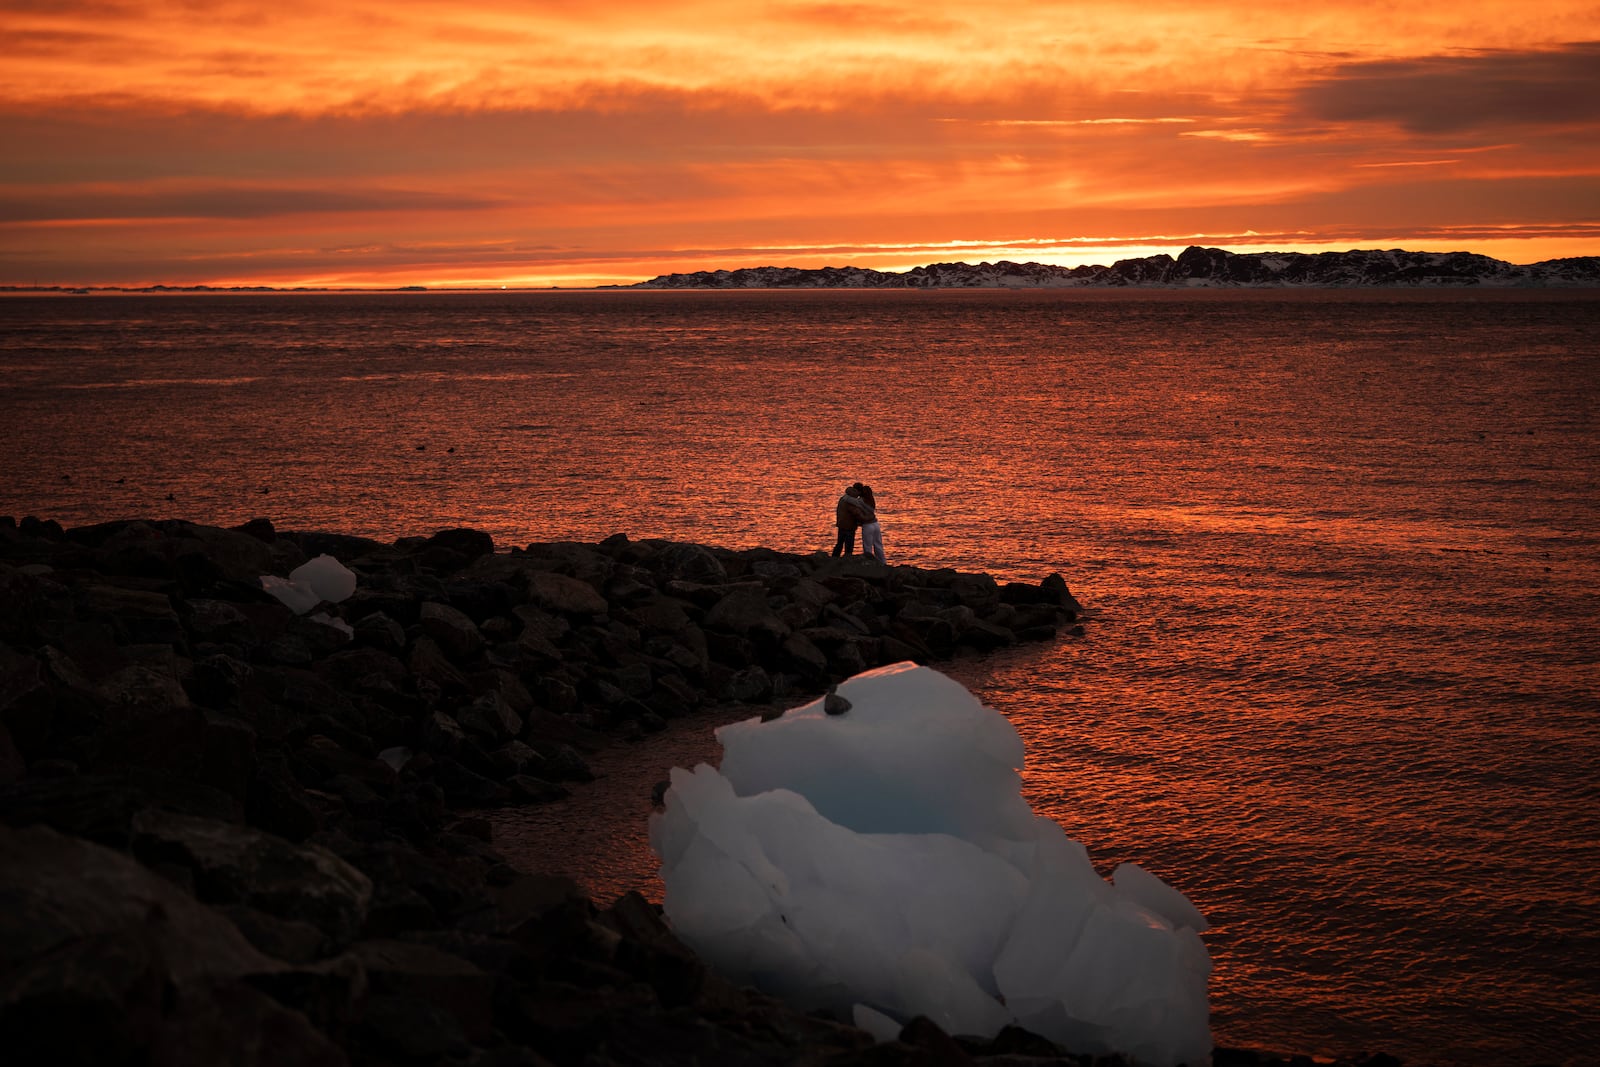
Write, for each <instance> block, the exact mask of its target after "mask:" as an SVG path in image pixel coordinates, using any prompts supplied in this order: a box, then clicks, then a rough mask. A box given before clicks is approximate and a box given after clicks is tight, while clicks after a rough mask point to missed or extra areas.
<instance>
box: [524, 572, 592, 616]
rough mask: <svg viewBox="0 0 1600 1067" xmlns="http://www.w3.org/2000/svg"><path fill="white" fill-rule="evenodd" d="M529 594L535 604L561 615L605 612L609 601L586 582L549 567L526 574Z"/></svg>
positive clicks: (589, 614)
mask: <svg viewBox="0 0 1600 1067" xmlns="http://www.w3.org/2000/svg"><path fill="white" fill-rule="evenodd" d="M527 582H528V596H529V597H530V598H531V599H532V601H533V603H534V605H535V606H537V607H540V608H543V609H544V610H546V611H549V612H553V613H556V614H561V615H578V616H593V615H604V614H605V613H606V612H607V611H608V610H609V609H610V605H608V604H607V603H606V599H605V597H603V596H601V595H600V593H599V592H598V591H597V590H596V589H595V587H594V586H592V585H590V584H589V583H587V582H582V581H579V580H578V579H576V578H569V577H567V576H566V575H564V574H556V573H554V572H552V571H532V572H529V573H528V575H527Z"/></svg>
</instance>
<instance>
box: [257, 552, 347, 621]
mask: <svg viewBox="0 0 1600 1067" xmlns="http://www.w3.org/2000/svg"><path fill="white" fill-rule="evenodd" d="M261 588H263V589H265V590H266V591H267V592H269V593H271V594H272V595H273V596H275V597H277V598H278V600H279V601H281V602H282V603H283V604H284V605H285V606H287V607H288V608H289V610H290V611H293V612H294V613H295V614H296V615H304V614H305V613H306V612H308V611H310V610H311V609H312V608H314V607H316V606H317V605H318V604H321V603H329V604H337V603H339V602H340V601H342V600H346V599H348V598H349V597H350V594H352V593H354V592H355V591H356V576H355V573H354V572H353V571H351V570H350V569H349V568H347V567H346V566H345V565H344V564H342V563H340V562H339V561H338V560H336V559H334V558H333V557H332V556H330V555H328V554H327V553H323V554H322V555H320V556H318V557H317V558H315V559H311V560H307V561H306V562H304V563H302V564H300V566H298V567H296V568H295V569H294V570H292V571H290V572H289V577H287V578H280V577H278V576H277V575H272V574H263V575H262V576H261Z"/></svg>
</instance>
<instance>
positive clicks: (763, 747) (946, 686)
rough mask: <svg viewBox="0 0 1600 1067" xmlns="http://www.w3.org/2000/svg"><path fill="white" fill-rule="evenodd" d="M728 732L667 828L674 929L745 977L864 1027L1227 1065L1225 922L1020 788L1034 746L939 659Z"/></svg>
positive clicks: (657, 844)
mask: <svg viewBox="0 0 1600 1067" xmlns="http://www.w3.org/2000/svg"><path fill="white" fill-rule="evenodd" d="M838 692H839V695H841V696H843V697H845V698H846V699H847V700H848V701H849V702H850V705H851V707H850V710H849V711H848V712H847V713H845V714H843V715H829V714H827V712H826V710H825V709H824V706H823V701H822V700H820V699H819V700H817V701H814V702H812V703H810V704H807V705H805V706H804V707H801V708H796V709H793V710H791V711H789V712H787V713H785V714H784V715H783V716H781V717H779V718H776V719H772V720H770V721H766V722H763V721H761V720H760V719H750V720H747V721H745V722H740V723H735V724H732V725H729V726H725V727H723V728H722V729H720V730H718V731H717V739H718V740H719V741H720V742H721V743H722V746H723V753H724V754H723V759H722V766H721V768H720V769H718V768H714V767H711V766H709V765H706V764H701V765H700V766H698V767H696V768H695V769H694V770H693V771H687V770H684V769H682V768H675V769H673V771H672V772H671V788H670V789H669V790H668V791H667V793H666V798H665V800H666V808H665V811H664V812H662V813H660V814H657V815H654V816H652V817H651V824H650V840H651V845H652V847H653V848H654V849H655V851H656V853H657V855H658V856H659V857H660V858H661V876H662V880H663V882H664V883H665V886H666V897H665V901H664V906H665V912H666V916H667V919H668V921H669V922H670V923H671V924H672V927H673V929H674V930H675V931H676V932H677V934H678V936H679V937H680V938H682V939H683V941H684V942H685V943H687V944H688V945H689V946H690V947H692V948H693V949H694V950H695V951H696V952H697V953H699V954H700V956H701V957H702V958H703V959H705V960H706V961H707V962H708V963H709V964H710V965H712V966H713V967H715V968H717V969H718V970H719V971H721V972H722V973H724V974H725V975H727V976H728V977H729V978H731V979H733V980H735V981H739V982H747V983H750V984H753V985H756V986H758V987H760V988H761V989H764V990H766V991H767V992H769V993H772V994H774V995H777V996H781V997H784V998H785V999H787V1000H789V1001H791V1002H792V1003H794V1004H796V1005H797V1006H800V1007H802V1008H805V1009H807V1010H810V1009H818V1008H820V1009H826V1010H829V1011H831V1012H834V1013H835V1014H837V1015H838V1016H839V1017H841V1018H847V1019H848V1018H854V1019H857V1020H858V1021H861V1020H864V1021H865V1022H866V1023H870V1024H871V1025H869V1026H867V1029H869V1030H870V1031H871V1032H873V1033H874V1034H876V1035H878V1036H879V1037H880V1038H883V1037H884V1036H885V1035H888V1036H893V1031H895V1030H896V1027H897V1026H898V1025H899V1024H903V1023H905V1022H907V1021H909V1020H910V1019H911V1018H913V1017H914V1016H916V1015H925V1016H927V1017H928V1018H930V1019H932V1020H933V1021H934V1022H936V1023H938V1024H939V1025H940V1026H941V1027H942V1028H943V1029H944V1030H945V1031H946V1032H949V1033H955V1034H972V1035H978V1036H984V1037H990V1036H993V1035H994V1034H995V1033H997V1032H998V1031H999V1030H1000V1029H1001V1028H1002V1027H1004V1026H1006V1025H1007V1024H1009V1023H1013V1022H1015V1023H1018V1024H1020V1025H1022V1026H1025V1027H1027V1028H1028V1029H1030V1030H1033V1031H1035V1032H1036V1033H1039V1034H1042V1035H1044V1036H1045V1037H1048V1038H1051V1039H1052V1040H1054V1041H1056V1042H1058V1043H1060V1044H1062V1045H1064V1046H1066V1047H1067V1048H1069V1049H1071V1050H1072V1051H1075V1052H1094V1053H1101V1052H1122V1053H1126V1054H1128V1055H1130V1056H1133V1057H1135V1058H1137V1059H1138V1060H1139V1061H1141V1062H1144V1063H1148V1064H1152V1065H1157V1067H1169V1065H1175V1064H1178V1063H1189V1064H1200V1063H1204V1062H1206V1061H1207V1060H1208V1059H1209V1056H1210V1052H1211V1036H1210V1030H1209V1022H1208V1010H1207V1004H1206V980H1207V976H1208V974H1209V972H1210V967H1211V964H1210V959H1209V957H1208V956H1207V954H1206V950H1205V946H1204V945H1203V943H1202V942H1201V941H1200V938H1199V936H1198V931H1200V930H1203V929H1205V920H1204V918H1203V917H1202V916H1201V915H1200V913H1199V911H1198V910H1197V909H1195V907H1194V905H1193V904H1191V903H1190V902H1189V901H1188V900H1187V899H1186V898H1184V896H1183V895H1182V894H1181V893H1179V892H1178V891H1177V890H1176V889H1173V888H1172V887H1171V886H1168V885H1167V884H1166V883H1165V882H1162V881H1161V880H1160V879H1159V878H1157V877H1156V876H1155V875H1153V874H1150V873H1149V872H1148V871H1145V870H1144V869H1142V868H1140V867H1137V866H1136V865H1133V864H1124V865H1123V866H1122V867H1120V868H1118V870H1117V872H1116V874H1115V876H1114V878H1115V881H1114V882H1108V881H1106V880H1105V879H1104V878H1102V877H1101V876H1100V875H1099V874H1098V873H1097V872H1096V871H1095V870H1094V867H1093V865H1092V864H1091V863H1090V860H1089V857H1088V854H1087V853H1086V851H1085V850H1084V849H1083V847H1082V846H1081V845H1079V844H1078V843H1077V842H1074V841H1072V840H1070V839H1069V838H1068V837H1067V836H1066V834H1065V832H1064V831H1063V830H1062V829H1061V827H1060V826H1059V825H1057V824H1056V823H1055V822H1053V821H1051V820H1050V819H1047V818H1044V817H1041V816H1036V815H1034V814H1033V812H1032V811H1031V810H1030V808H1029V807H1028V804H1027V802H1026V801H1025V800H1024V799H1023V798H1022V795H1021V779H1020V777H1019V774H1018V772H1019V770H1020V768H1021V766H1022V758H1023V751H1022V742H1021V739H1020V738H1019V737H1018V736H1017V733H1016V730H1015V729H1014V728H1013V727H1012V726H1011V724H1010V723H1009V722H1008V721H1007V720H1006V719H1005V717H1004V716H1002V715H1000V714H999V713H998V712H996V711H994V710H992V709H989V708H986V707H984V706H983V705H982V703H981V702H979V701H978V700H977V699H976V698H975V697H973V696H972V694H970V693H968V692H967V691H966V690H965V689H964V688H963V687H962V686H961V685H960V684H959V683H957V682H955V681H953V680H952V679H950V678H947V677H945V676H944V675H942V674H940V673H938V672H937V671H934V670H932V669H930V668H927V667H918V666H916V665H914V664H910V663H900V664H895V665H893V666H890V667H883V668H880V669H878V670H874V671H868V672H866V673H864V674H859V675H857V676H855V677H854V678H851V679H850V680H848V681H846V682H844V683H842V684H841V685H840V686H839V687H838Z"/></svg>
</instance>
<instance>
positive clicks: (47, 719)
mask: <svg viewBox="0 0 1600 1067" xmlns="http://www.w3.org/2000/svg"><path fill="white" fill-rule="evenodd" d="M323 556H331V557H333V559H335V560H337V561H338V563H339V564H340V566H341V568H348V569H349V571H350V572H351V573H352V574H353V575H354V577H355V579H356V580H355V584H354V590H353V592H350V593H348V594H339V599H338V600H337V602H334V603H330V602H328V601H320V602H317V603H314V604H312V605H310V606H307V607H305V608H304V609H303V610H301V611H299V612H297V611H296V610H294V609H293V608H291V607H290V606H289V605H288V604H287V603H285V602H284V600H283V599H282V598H280V597H278V596H275V595H273V593H271V592H269V591H268V590H267V589H266V588H264V587H263V582H262V580H261V579H262V578H263V577H264V576H281V575H286V574H291V575H292V574H295V573H303V571H302V570H300V569H301V568H304V567H305V566H306V565H307V564H310V563H315V562H317V561H319V560H320V559H321V557H323ZM325 569H326V568H325ZM319 588H320V587H319ZM0 589H3V595H0V604H3V605H5V606H4V607H3V608H0V893H3V894H4V897H5V899H6V900H7V901H8V902H10V908H9V909H8V910H9V911H10V915H9V916H8V919H9V921H10V923H11V925H10V929H11V931H12V932H13V933H12V934H11V935H8V937H7V938H6V945H5V961H4V969H5V972H6V977H5V980H4V982H3V989H4V990H5V992H3V993H0V1034H3V1035H4V1039H5V1041H6V1046H7V1048H8V1049H10V1050H12V1051H13V1053H14V1054H16V1055H17V1056H18V1057H19V1058H18V1060H17V1062H22V1063H29V1062H39V1061H49V1062H56V1063H94V1062H110V1061H121V1060H123V1059H126V1058H129V1057H133V1058H136V1059H141V1060H148V1061H149V1062H152V1063H167V1062H178V1060H177V1059H174V1058H173V1057H175V1056H178V1057H180V1058H183V1060H184V1062H207V1061H216V1060H220V1059H221V1058H223V1057H224V1056H225V1055H228V1054H231V1053H230V1051H229V1050H236V1049H237V1048H239V1047H241V1046H245V1045H251V1044H254V1045H255V1047H258V1048H260V1049H263V1050H265V1049H271V1051H270V1052H265V1051H264V1052H263V1053H262V1054H261V1058H260V1060H259V1062H263V1063H265V1062H297V1063H306V1064H347V1063H350V1064H368V1063H400V1062H452V1063H473V1064H484V1065H488V1064H493V1065H496V1067H500V1065H508V1067H510V1065H521V1064H526V1065H529V1067H534V1065H540V1064H549V1063H555V1064H568V1063H573V1064H576V1063H585V1064H597V1065H599V1064H610V1063H616V1064H628V1063H673V1062H734V1061H737V1062H742V1063H761V1064H795V1063H801V1062H804V1063H827V1064H830V1065H835V1067H848V1065H853V1064H862V1065H866V1064H873V1065H878V1064H888V1063H897V1064H898V1063H905V1064H913V1063H915V1064H922V1063H928V1064H932V1063H939V1064H948V1063H961V1062H976V1063H990V1064H994V1065H995V1067H999V1065H1001V1064H1005V1065H1012V1064H1020V1063H1027V1064H1038V1065H1043V1064H1055V1063H1060V1064H1075V1065H1079V1067H1082V1065H1085V1064H1089V1063H1091V1062H1099V1063H1115V1062H1121V1060H1120V1057H1102V1058H1101V1059H1099V1060H1094V1059H1092V1058H1090V1057H1085V1056H1075V1055H1073V1054H1071V1053H1069V1052H1067V1051H1066V1050H1063V1049H1061V1048H1059V1047H1057V1046H1055V1045H1053V1044H1051V1043H1050V1042H1048V1041H1046V1040H1045V1039H1043V1038H1040V1037H1038V1036H1037V1035H1034V1034H1030V1033H1028V1032H1026V1031H1022V1030H1020V1029H1017V1028H1015V1027H1008V1028H1006V1029H1005V1030H1002V1031H1001V1032H1000V1033H999V1034H998V1035H997V1036H995V1037H994V1038H993V1039H992V1040H990V1041H985V1042H977V1041H974V1040H970V1039H966V1038H961V1037H959V1036H956V1037H953V1036H951V1035H947V1034H945V1033H943V1032H942V1031H940V1030H939V1029H938V1027H936V1026H934V1025H933V1024H931V1023H929V1022H928V1021H927V1020H925V1019H917V1020H913V1022H912V1023H910V1024H908V1025H907V1026H906V1027H905V1029H904V1031H903V1032H902V1033H901V1035H900V1038H899V1040H898V1041H894V1042H888V1043H886V1044H881V1045H880V1044H875V1043H874V1041H873V1039H872V1038H871V1037H870V1036H869V1035H867V1034H866V1033H865V1032H864V1031H861V1030H858V1029H856V1028H855V1027H854V1026H851V1025H848V1024H847V1023H845V1022H841V1021H837V1020H833V1019H827V1018H822V1017H818V1016H815V1015H806V1014H802V1013H799V1012H796V1011H794V1010H793V1009H790V1008H787V1007H785V1006H784V1005H783V1004H781V1003H780V1002H778V1001H776V1000H774V999H772V998H770V997H767V996H764V995H762V994H759V993H757V992H755V991H753V990H742V989H737V988H734V987H733V986H732V985H730V984H729V983H727V982H726V981H724V980H723V979H721V978H719V977H718V976H717V975H716V974H715V973H714V972H712V971H710V970H709V969H708V968H707V967H706V966H705V965H704V964H703V963H702V962H701V961H700V960H698V959H697V958H695V957H694V955H693V954H692V953H690V952H689V951H688V950H687V949H685V948H684V947H683V945H682V944H681V943H679V942H678V941H677V939H676V938H675V937H674V936H673V935H672V933H671V932H670V930H669V929H668V928H667V927H666V926H665V924H664V923H663V921H662V918H661V914H660V908H659V906H658V905H655V904H652V903H651V902H650V901H648V900H646V899H645V898H644V897H643V896H642V895H640V894H639V893H638V892H634V891H629V892H626V893H624V894H622V895H621V896H620V897H618V898H617V899H616V900H615V901H614V902H612V903H611V904H609V905H607V904H605V903H604V902H597V901H593V900H591V899H589V897H588V896H587V895H586V894H585V893H584V892H583V890H582V889H581V888H580V887H579V886H578V885H577V884H576V883H575V882H573V881H572V880H571V879H570V878H567V877H564V876H561V875H555V874H550V873H545V872H541V871H539V870H527V869H517V868H516V867H513V866H512V865H511V864H510V863H508V862H507V861H506V859H505V857H504V855H502V853H501V852H500V851H499V850H498V849H497V848H496V847H495V836H496V835H495V829H494V816H493V815H492V813H493V812H496V811H505V810H507V809H508V808H509V807H511V806H513V805H539V804H543V803H548V802H550V801H552V800H555V799H557V798H560V797H563V796H566V795H569V794H570V792H571V790H572V789H582V788H583V785H582V783H584V782H585V781H587V780H591V779H592V778H593V774H592V771H591V769H590V766H589V764H588V759H587V757H588V756H591V755H593V754H595V753H597V752H601V751H605V752H607V753H609V754H610V755H611V756H612V757H614V758H620V757H618V756H617V755H616V754H617V752H618V746H619V743H626V742H627V741H628V740H630V739H638V738H640V737H644V736H646V735H649V734H652V733H654V732H657V731H659V730H661V729H662V728H663V727H664V726H665V725H666V724H667V723H668V722H669V721H672V722H675V721H682V722H684V723H688V722H694V721H699V720H701V719H704V720H706V721H707V722H710V721H711V720H713V719H715V720H717V721H727V719H728V718H729V717H731V714H732V713H731V711H730V709H731V708H732V707H735V706H744V707H748V708H749V709H750V713H751V714H759V713H760V710H761V708H762V707H764V706H765V707H772V706H778V705H782V704H788V705H793V704H798V703H800V702H802V701H803V700H805V699H807V698H809V697H814V696H816V695H817V694H819V693H822V692H823V691H825V690H826V689H827V688H828V687H829V686H830V685H832V684H834V683H836V682H838V681H839V680H841V679H842V678H845V677H849V676H851V675H854V674H856V673H859V672H860V671H862V670H865V669H867V668H869V667H873V666H877V665H881V664H884V663H893V662H899V661H903V660H914V661H916V662H920V663H932V664H935V665H936V664H938V663H940V662H943V661H947V660H950V659H951V658H953V657H963V656H970V655H971V654H973V653H980V652H985V651H991V650H994V649H999V648H1005V647H1010V646H1014V645H1018V644H1020V643H1024V642H1039V643H1045V642H1050V641H1055V640H1059V639H1062V638H1063V637H1067V638H1071V637H1075V636H1080V635H1082V634H1083V629H1082V626H1081V625H1080V624H1079V623H1078V622H1077V613H1078V610H1079V605H1078V604H1077V601H1076V600H1075V598H1074V597H1073V595H1072V593H1071V592H1070V591H1069V590H1068V589H1067V587H1066V584H1065V582H1064V581H1063V580H1062V579H1061V578H1060V576H1059V575H1050V576H1048V577H1045V578H1044V579H1043V580H1041V581H1040V582H1039V583H1038V584H1036V585H1035V584H1029V583H1024V582H1006V583H1001V582H997V581H996V580H995V579H993V578H992V577H990V576H988V575H986V574H973V573H967V572H960V571H955V570H944V569H937V570H934V569H921V568H915V567H884V566H882V565H879V564H876V563H872V562H866V561H863V560H861V559H860V558H859V557H856V558H853V559H852V558H845V559H843V560H834V559H831V558H830V557H827V556H826V555H825V554H823V553H820V552H818V553H814V554H811V555H796V554H792V553H782V552H776V551H772V550H767V549H746V550H737V551H736V550H728V549H721V548H714V547H707V546H701V545H695V544H690V543H685V542H676V541H661V540H651V541H630V540H629V539H628V538H627V537H625V536H622V535H617V536H614V537H611V538H607V539H606V540H604V541H602V542H599V543H597V544H583V543H577V542H547V543H538V544H530V545H527V546H525V547H522V548H514V549H511V550H510V551H509V552H507V551H497V550H496V546H495V545H494V543H493V541H492V540H491V539H490V537H489V536H488V535H487V534H483V533H481V532H478V531H475V530H470V529H451V530H444V531H440V532H438V533H435V534H433V535H431V536H426V537H421V536H419V537H408V538H402V539H400V540H398V541H396V542H394V543H392V544H386V543H383V542H379V541H375V540H371V539H368V538H361V537H353V536H347V535H340V534H334V533H293V532H280V531H277V530H276V529H274V527H273V526H272V524H271V523H270V522H268V521H266V520H255V521H252V522H250V523H247V524H245V525H243V526H241V527H237V528H233V529H222V528H218V527H212V526H204V525H198V524H193V523H188V522H183V521H179V520H161V521H145V520H129V521H117V522H106V523H99V524H96V525H93V526H85V527H80V528H74V529H63V528H62V527H61V526H60V525H59V524H56V523H54V522H50V521H40V520H37V519H32V518H29V519H23V520H21V521H20V522H17V521H14V520H11V519H0ZM647 803H648V800H647V799H646V798H641V805H642V807H641V816H642V811H643V810H644V808H643V805H645V804H647ZM641 821H642V819H641ZM568 847H570V848H571V849H573V850H580V849H583V848H584V847H585V845H584V842H582V841H576V840H574V841H571V842H569V846H568ZM555 865H556V860H555V858H552V863H551V866H552V867H553V866H555ZM1212 1062H1213V1064H1214V1065H1215V1067H1271V1065H1274V1064H1282V1063H1292V1064H1297V1065H1309V1064H1311V1063H1312V1062H1313V1061H1312V1060H1311V1059H1310V1058H1309V1057H1304V1056H1298V1057H1284V1056H1280V1055H1278V1054H1272V1053H1265V1052H1258V1051H1250V1050H1238V1049H1217V1050H1216V1051H1215V1052H1214V1054H1213V1057H1212ZM1317 1062H1321V1063H1326V1062H1329V1061H1327V1060H1320V1061H1317ZM1336 1062H1337V1063H1339V1064H1341V1065H1345V1067H1392V1065H1394V1064H1396V1063H1397V1062H1398V1061H1396V1060H1394V1059H1393V1058H1392V1057H1389V1056H1386V1055H1383V1054H1381V1053H1380V1054H1368V1053H1362V1054H1359V1055H1352V1056H1349V1057H1341V1058H1340V1059H1338V1060H1337V1061H1336Z"/></svg>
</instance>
